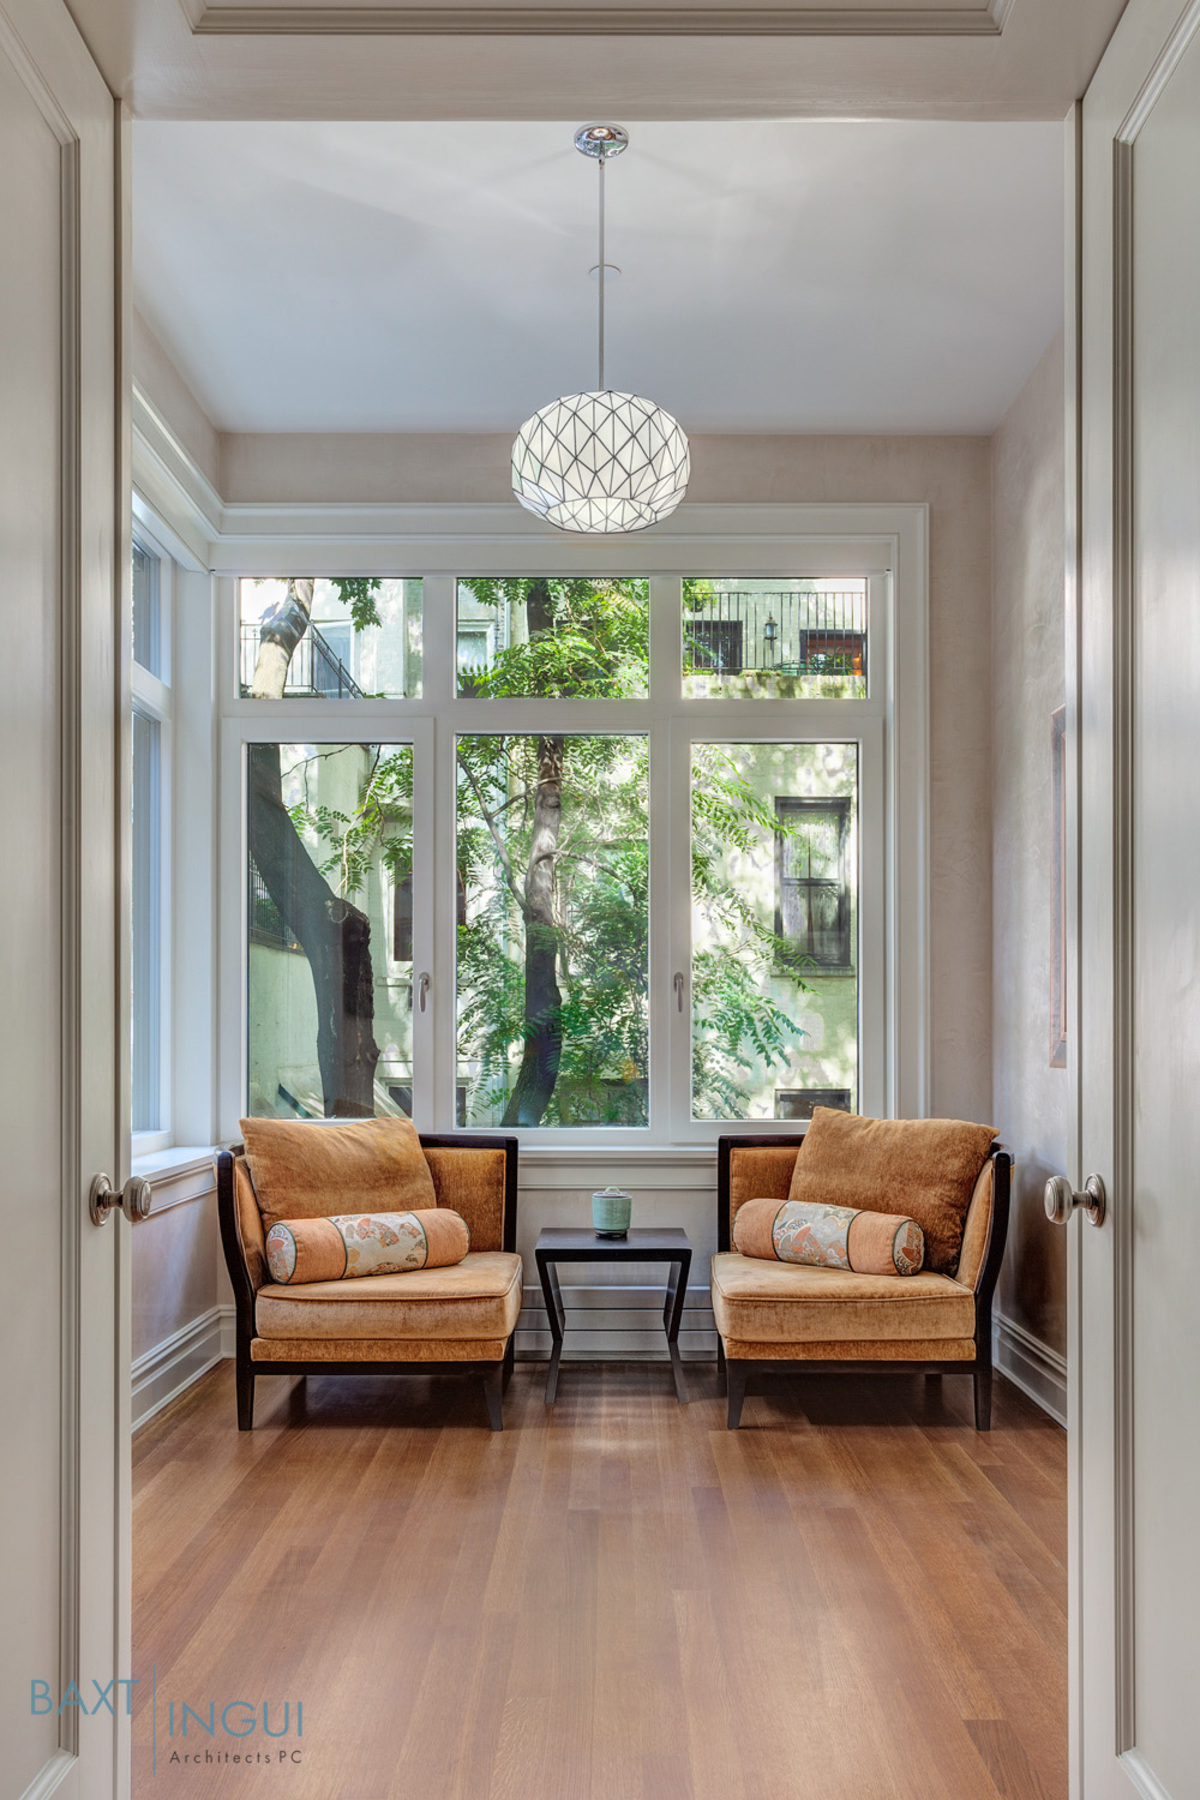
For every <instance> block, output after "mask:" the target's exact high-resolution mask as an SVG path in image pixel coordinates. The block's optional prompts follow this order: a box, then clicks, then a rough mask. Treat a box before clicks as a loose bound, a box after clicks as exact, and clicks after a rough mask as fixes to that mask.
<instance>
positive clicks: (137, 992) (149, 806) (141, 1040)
mask: <svg viewBox="0 0 1200 1800" xmlns="http://www.w3.org/2000/svg"><path fill="white" fill-rule="evenodd" d="M131 587H132V596H131V597H132V607H133V671H132V682H131V686H132V695H133V718H132V729H131V749H132V759H133V790H132V791H133V814H132V820H131V836H132V845H131V848H132V896H131V897H132V946H131V983H130V986H131V994H130V1000H131V1040H132V1041H131V1052H132V1058H131V1061H132V1067H131V1074H132V1088H131V1100H132V1120H131V1123H132V1127H133V1133H134V1148H135V1150H136V1151H138V1152H146V1151H152V1150H156V1149H159V1148H161V1147H163V1146H165V1145H166V1144H168V1143H169V1142H170V1133H171V1119H170V1073H171V1071H170V1060H171V1059H170V1008H169V1004H168V1000H169V995H170V987H171V984H170V937H171V931H170V919H171V914H170V906H171V882H170V868H171V857H170V846H171V808H170V796H171V723H172V705H171V701H172V696H171V683H170V673H171V667H170V649H171V612H172V604H173V598H174V588H173V567H172V564H171V560H170V558H169V557H168V556H167V555H166V554H165V553H164V552H163V551H162V550H160V548H159V547H158V546H157V545H156V544H155V543H154V542H153V541H152V540H151V539H150V538H149V536H147V535H146V534H144V533H142V532H139V534H138V535H136V536H135V537H134V540H133V558H132V570H131Z"/></svg>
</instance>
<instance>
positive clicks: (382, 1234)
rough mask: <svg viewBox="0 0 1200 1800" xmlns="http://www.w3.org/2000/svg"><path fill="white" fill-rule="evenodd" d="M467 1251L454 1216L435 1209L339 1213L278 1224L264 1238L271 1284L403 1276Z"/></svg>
mask: <svg viewBox="0 0 1200 1800" xmlns="http://www.w3.org/2000/svg"><path fill="white" fill-rule="evenodd" d="M470 1247H471V1240H470V1237H469V1235H468V1233H467V1228H466V1225H465V1224H464V1223H463V1221H462V1219H460V1218H459V1216H458V1214H457V1213H456V1212H451V1211H450V1208H449V1207H448V1206H447V1207H443V1206H439V1207H434V1208H432V1209H431V1210H422V1211H420V1212H403V1213H343V1214H333V1215H331V1216H330V1217H328V1218H324V1219H281V1220H279V1222H278V1223H277V1224H275V1225H272V1227H271V1229H270V1231H268V1233H267V1267H268V1268H269V1269H270V1271H271V1280H272V1281H276V1282H280V1283H281V1284H282V1285H283V1286H285V1287H286V1286H287V1285H288V1284H289V1283H291V1282H301V1281H347V1280H349V1279H351V1278H352V1277H353V1276H355V1275H405V1274H408V1273H409V1271H410V1270H414V1269H444V1268H446V1267H447V1265H448V1264H450V1263H460V1262H461V1261H462V1259H463V1257H464V1256H465V1255H466V1254H467V1251H468V1250H469V1249H470Z"/></svg>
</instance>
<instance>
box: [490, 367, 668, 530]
mask: <svg viewBox="0 0 1200 1800" xmlns="http://www.w3.org/2000/svg"><path fill="white" fill-rule="evenodd" d="M690 472H691V462H690V457H689V454H688V441H687V437H686V436H685V434H684V431H683V428H682V427H681V426H680V425H679V423H678V421H677V420H675V419H673V418H672V417H671V415H670V413H668V412H664V411H663V409H662V407H661V406H655V404H654V402H653V400H643V399H642V398H641V396H640V395H638V394H616V393H611V392H608V393H596V394H564V395H563V397H562V399H561V400H552V401H551V403H550V405H549V406H543V407H542V409H541V411H540V412H536V413H534V415H533V417H532V418H531V419H526V421H525V423H524V425H522V427H521V429H520V431H519V432H518V433H517V438H516V442H515V443H514V444H513V453H512V484H513V493H514V494H515V495H516V497H517V499H518V500H519V501H520V502H521V505H522V506H524V507H526V508H528V510H529V511H530V512H532V513H536V514H537V515H538V517H539V518H541V519H548V520H549V522H550V524H551V525H557V526H558V527H559V529H560V530H561V531H579V532H603V531H641V530H643V529H644V528H645V527H646V526H647V525H657V523H658V521H659V520H660V519H665V518H666V517H667V516H668V514H670V513H673V512H674V511H675V508H676V507H677V506H678V505H679V502H680V501H681V500H682V499H683V496H684V493H685V492H686V490H687V484H688V475H689V474H690Z"/></svg>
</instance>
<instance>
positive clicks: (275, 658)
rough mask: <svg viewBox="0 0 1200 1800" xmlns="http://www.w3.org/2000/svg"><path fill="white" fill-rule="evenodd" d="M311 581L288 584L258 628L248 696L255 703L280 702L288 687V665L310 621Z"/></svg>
mask: <svg viewBox="0 0 1200 1800" xmlns="http://www.w3.org/2000/svg"><path fill="white" fill-rule="evenodd" d="M313 586H314V584H313V582H312V580H311V579H308V580H300V581H289V582H288V584H287V593H286V594H285V595H284V597H283V599H282V600H281V601H280V602H279V604H278V606H272V607H271V608H270V610H269V611H268V612H265V613H264V614H263V616H262V619H261V621H260V623H259V627H258V660H257V662H256V663H255V665H254V680H253V681H252V682H251V684H250V694H251V697H252V698H253V699H255V700H279V699H280V698H282V695H283V690H284V688H285V687H286V685H287V672H288V664H289V663H290V662H291V660H292V657H293V655H294V653H295V649H296V645H297V644H298V643H299V642H300V639H301V638H302V637H303V636H304V634H305V632H306V631H307V630H308V624H309V620H310V619H311V618H312V605H313Z"/></svg>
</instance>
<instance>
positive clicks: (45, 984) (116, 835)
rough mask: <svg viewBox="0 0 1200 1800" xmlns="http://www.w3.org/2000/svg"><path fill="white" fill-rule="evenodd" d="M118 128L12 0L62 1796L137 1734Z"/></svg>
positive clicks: (8, 880) (4, 1690) (53, 1690)
mask: <svg viewBox="0 0 1200 1800" xmlns="http://www.w3.org/2000/svg"><path fill="white" fill-rule="evenodd" d="M114 127H115V117H114V109H113V103H112V99H111V96H110V95H109V94H108V92H107V89H106V88H105V86H104V83H103V82H102V81H101V79H100V77H99V75H98V73H97V71H96V69H95V66H94V64H93V63H92V61H91V59H90V57H89V56H88V53H87V51H86V49H85V47H84V45H83V42H82V40H81V39H80V37H79V35H78V33H77V31H76V30H75V27H74V25H73V24H72V22H71V19H70V16H69V14H68V13H67V11H66V8H65V7H64V6H62V5H61V4H60V0H0V242H2V243H3V245H4V273H3V280H2V281H0V608H2V609H3V643H4V698H3V704H2V705H0V758H2V760H0V768H2V769H3V772H4V778H3V781H2V782H0V832H2V836H0V842H2V843H3V846H4V868H3V880H2V881H0V978H2V980H3V988H2V990H0V991H2V992H3V995H4V1002H5V1008H4V1030H3V1032H2V1033H0V1142H2V1144H3V1165H2V1166H3V1180H2V1181H0V1229H2V1231H3V1241H4V1244H5V1250H6V1260H5V1267H6V1271H7V1274H8V1286H7V1288H6V1291H5V1295H4V1306H3V1319H4V1334H5V1345H6V1350H7V1356H6V1366H7V1369H8V1372H9V1373H8V1379H7V1380H6V1381H5V1382H4V1384H3V1388H2V1392H0V1434H2V1435H0V1442H3V1444H4V1458H3V1474H2V1476H0V1481H2V1484H3V1485H2V1487H0V1496H2V1497H0V1524H2V1526H3V1532H2V1534H0V1545H2V1550H0V1555H2V1558H3V1569H4V1572H3V1596H4V1601H3V1610H4V1627H5V1628H4V1630H3V1632H0V1744H3V1747H4V1751H5V1764H4V1767H5V1785H6V1791H11V1792H12V1793H13V1794H15V1795H32V1794H36V1795H37V1796H38V1797H39V1800H41V1797H42V1796H45V1795H49V1794H51V1793H59V1794H63V1795H68V1796H72V1797H76V1796H77V1797H79V1800H83V1796H85V1795H86V1796H87V1800H110V1797H111V1796H113V1795H115V1794H116V1793H117V1791H118V1789H119V1787H120V1785H121V1782H122V1779H123V1770H124V1748H123V1746H124V1743H125V1741H126V1740H127V1738H128V1729H127V1722H126V1721H124V1720H121V1719H119V1709H117V1708H114V1709H113V1710H112V1711H110V1710H108V1707H107V1706H106V1705H105V1704H104V1703H103V1701H98V1699H97V1696H98V1695H100V1694H103V1693H104V1692H105V1690H106V1687H107V1684H108V1683H110V1682H111V1681H113V1680H114V1678H116V1679H118V1680H119V1679H121V1678H123V1677H127V1676H128V1675H129V1670H128V1667H127V1666H124V1663H125V1659H126V1658H127V1654H128V1651H127V1635H128V1634H127V1630H126V1623H125V1621H126V1615H127V1607H126V1604H125V1601H124V1598H123V1596H122V1594H121V1592H120V1589H121V1586H122V1584H123V1582H124V1581H125V1575H126V1564H127V1557H126V1556H125V1555H124V1553H123V1550H122V1543H123V1539H124V1537H125V1535H126V1534H127V1532H128V1509H127V1504H126V1500H125V1494H126V1484H125V1479H124V1465H125V1462H126V1460H127V1435H126V1434H125V1433H124V1432H123V1429H122V1428H123V1425H124V1424H125V1423H126V1422H127V1418H128V1404H127V1400H126V1399H125V1397H124V1390H125V1388H126V1387H127V1384H128V1367H127V1359H124V1360H123V1357H122V1354H121V1352H122V1345H123V1339H122V1335H121V1332H120V1330H119V1318H120V1307H119V1287H118V1284H119V1281H120V1278H121V1272H122V1270H121V1264H122V1258H121V1255H120V1248H121V1239H120V1237H119V1231H120V1230H124V1231H128V1229H129V1227H128V1226H127V1225H125V1224H124V1222H123V1221H122V1223H121V1225H120V1226H114V1225H113V1224H112V1223H111V1222H110V1223H109V1224H108V1226H106V1227H105V1228H104V1229H102V1230H97V1229H96V1227H94V1226H93V1225H92V1224H91V1223H90V1221H89V1219H88V1214H87V1194H88V1187H89V1183H90V1179H91V1176H92V1174H93V1173H95V1172H97V1171H99V1170H104V1171H105V1172H106V1173H107V1174H109V1175H110V1176H112V1177H113V1178H115V1179H116V1180H117V1181H118V1182H119V1181H120V1178H121V1176H122V1175H123V1174H124V1172H125V1170H124V1168H123V1166H122V1165H123V1163H124V1161H125V1160H126V1158H127V1138H128V1133H127V1130H126V1129H125V1120H124V1117H123V1114H124V1107H123V1105H122V1101H121V1096H122V1093H123V1091H124V1079H125V1068H126V1065H127V1061H128V1048H127V1045H126V1044H125V1042H124V1035H125V1034H123V1032H122V1030H121V1018H122V1012H123V1008H122V1005H121V1001H120V991H121V986H122V981H123V976H122V962H123V958H122V954H121V952H120V951H119V948H118V945H119V934H118V921H119V918H120V916H121V910H120V905H119V895H120V888H121V883H120V855H119V847H120V844H121V841H122V826H121V820H122V818H123V816H124V809H125V807H126V804H127V797H128V796H127V786H128V784H127V781H126V779H125V777H124V775H123V773H122V764H121V757H120V747H121V734H120V730H119V721H120V719H121V718H122V716H123V715H122V704H121V703H122V695H121V680H120V675H119V670H120V657H119V655H118V649H119V645H120V643H121V639H122V632H123V625H122V611H123V607H122V606H121V603H120V601H119V599H118V595H119V594H120V591H121V584H120V583H119V581H118V577H117V570H118V558H119V554H120V545H121V532H120V529H119V527H118V519H119V518H120V517H121V516H122V515H123V513H124V511H125V510H126V499H125V496H124V494H123V493H122V491H121V480H120V470H121V467H122V457H121V455H120V453H119V447H118V431H117V420H118V417H119V416H120V411H121V409H120V407H119V405H118V389H117V357H116V327H117V283H118V263H117V255H116V250H117V235H118V233H117V226H118V218H117V206H116V201H115V187H114V178H115V143H114ZM93 1683H97V1684H98V1686H93ZM72 1684H74V1685H73V1686H72ZM108 1691H109V1692H110V1693H114V1694H117V1693H119V1692H120V1690H114V1689H108Z"/></svg>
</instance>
